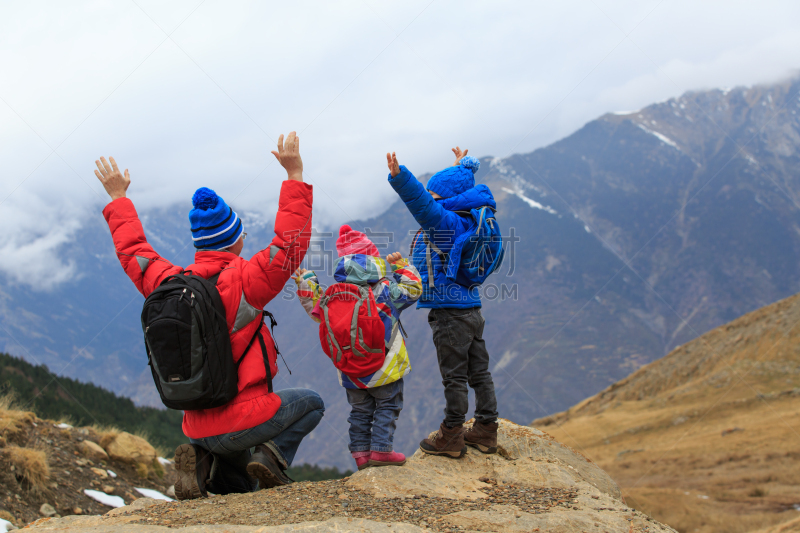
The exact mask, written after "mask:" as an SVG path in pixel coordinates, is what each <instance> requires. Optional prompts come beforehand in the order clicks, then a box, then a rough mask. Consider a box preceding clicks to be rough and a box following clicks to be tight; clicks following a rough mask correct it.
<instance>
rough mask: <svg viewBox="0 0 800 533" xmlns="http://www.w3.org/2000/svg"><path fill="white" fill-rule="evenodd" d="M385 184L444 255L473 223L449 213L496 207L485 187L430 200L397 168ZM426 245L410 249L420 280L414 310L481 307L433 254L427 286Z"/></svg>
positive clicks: (475, 292)
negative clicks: (431, 285) (392, 190)
mask: <svg viewBox="0 0 800 533" xmlns="http://www.w3.org/2000/svg"><path fill="white" fill-rule="evenodd" d="M389 183H390V184H391V186H392V188H393V189H394V190H395V191H396V192H397V194H398V195H400V198H401V199H402V200H403V202H405V204H406V207H408V210H409V211H410V212H411V214H412V215H413V216H414V218H415V219H416V221H417V223H419V225H420V227H421V228H422V229H423V230H425V231H426V232H427V234H428V238H429V239H430V240H431V241H432V242H433V243H435V244H436V246H438V247H439V249H440V250H441V251H442V252H444V253H445V254H447V253H449V252H450V249H451V248H452V247H453V242H454V241H455V240H456V238H457V237H458V236H459V235H461V234H462V233H464V232H466V231H468V230H469V228H470V227H471V226H472V225H473V224H474V221H473V220H472V219H471V218H470V217H462V216H461V215H457V214H456V213H453V211H462V210H464V211H466V210H469V209H472V208H475V207H482V206H485V205H488V206H490V207H492V208H496V207H497V204H496V203H495V201H494V196H492V191H490V190H489V187H487V186H486V185H477V186H475V187H473V188H472V189H469V190H467V191H465V192H463V193H461V194H459V195H458V196H453V197H452V198H444V199H440V200H434V199H433V196H431V194H430V193H429V192H428V191H427V190H426V189H425V187H424V186H423V185H422V184H421V183H420V182H419V180H417V178H415V177H414V175H413V174H412V173H411V172H409V170H408V169H407V168H406V167H405V166H403V165H401V166H400V174H398V175H397V176H395V177H392V175H391V174H390V175H389ZM426 257H427V256H426V245H425V242H424V240H423V239H422V238H418V239H417V242H416V245H415V247H414V250H413V253H412V257H411V263H412V264H413V265H414V266H415V267H416V268H417V270H418V271H419V273H420V276H421V277H422V297H421V298H420V299H419V300H418V302H417V307H418V308H420V307H421V308H432V309H437V308H443V307H444V308H454V307H455V308H461V309H469V308H473V307H480V306H481V297H480V293H479V291H478V288H477V287H474V288H472V289H469V288H467V287H464V286H463V285H460V284H458V283H456V282H454V281H450V280H448V279H447V277H446V276H445V273H444V265H443V264H442V261H441V259H440V258H439V256H438V255H437V254H435V253H433V254H431V263H432V267H433V276H434V277H433V281H434V285H435V287H434V288H433V289H432V288H430V287H429V284H428V277H429V276H430V275H431V273H430V272H428V264H427V261H426Z"/></svg>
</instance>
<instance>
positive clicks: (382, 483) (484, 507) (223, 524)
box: [32, 420, 674, 533]
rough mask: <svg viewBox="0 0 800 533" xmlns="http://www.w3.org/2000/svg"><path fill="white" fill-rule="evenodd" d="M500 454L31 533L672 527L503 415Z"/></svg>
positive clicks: (61, 522) (143, 504)
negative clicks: (630, 503) (636, 508)
mask: <svg viewBox="0 0 800 533" xmlns="http://www.w3.org/2000/svg"><path fill="white" fill-rule="evenodd" d="M498 448H499V450H500V453H499V454H498V455H483V454H481V453H480V452H478V451H476V450H474V449H471V448H470V450H469V453H468V454H467V455H466V456H465V457H464V458H463V459H460V460H454V459H449V458H445V457H433V456H428V455H424V454H422V453H421V452H418V453H416V454H414V455H413V456H412V457H411V458H409V461H408V463H407V464H406V465H405V466H403V467H384V468H368V469H365V470H362V471H360V472H357V473H355V474H353V475H352V476H350V478H349V479H347V480H334V481H325V482H317V483H311V482H304V483H295V484H293V485H289V486H286V487H279V488H276V489H270V490H264V491H259V492H256V493H251V494H233V495H227V496H216V497H213V498H209V499H204V500H191V501H184V502H163V501H156V500H151V499H149V498H142V499H139V500H136V501H135V502H133V503H132V504H131V505H128V506H126V507H121V508H119V509H114V510H113V511H110V512H108V513H107V514H106V515H104V516H102V517H97V516H86V517H78V516H71V517H66V518H61V519H49V520H45V519H42V520H39V521H38V522H36V523H35V524H33V525H32V529H34V530H43V531H63V532H70V533H72V532H78V531H87V532H94V533H106V532H111V531H120V532H130V533H145V532H151V531H152V532H162V531H163V532H166V531H167V530H168V529H169V530H171V531H174V530H175V529H176V528H177V529H178V531H181V532H185V533H201V532H222V531H225V532H229V533H250V532H263V533H283V532H290V531H308V532H318V533H324V532H329V531H331V532H332V531H339V532H364V533H373V532H374V533H383V532H385V533H389V532H390V531H392V532H400V533H416V532H428V531H472V532H475V531H492V532H501V533H504V532H509V533H521V532H529V531H548V532H555V533H578V532H583V531H592V532H595V531H596V532H609V533H610V532H613V533H617V532H619V533H631V532H637V533H644V532H647V533H674V530H673V529H671V528H668V527H666V526H663V525H662V524H659V523H658V522H655V521H653V520H652V519H651V518H649V517H647V516H646V515H643V514H642V513H640V512H637V511H634V510H633V509H630V508H628V507H627V506H626V505H625V503H624V502H623V501H622V497H621V495H620V492H619V488H618V487H617V485H616V483H614V481H613V480H612V479H611V478H610V477H609V476H608V475H607V474H606V473H605V472H603V471H602V470H601V469H600V468H598V467H597V465H595V464H594V463H592V462H590V461H588V460H587V459H586V458H584V457H583V456H581V455H580V454H578V453H576V452H574V451H572V450H570V449H569V448H568V447H566V446H563V445H562V444H560V443H558V442H557V441H555V440H554V439H553V438H552V437H551V436H549V435H548V434H546V433H544V432H542V431H539V430H537V429H534V428H528V427H523V426H518V425H516V424H513V423H511V422H509V421H507V420H502V421H501V422H500V434H499V438H498Z"/></svg>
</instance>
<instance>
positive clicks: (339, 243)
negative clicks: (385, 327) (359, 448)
mask: <svg viewBox="0 0 800 533" xmlns="http://www.w3.org/2000/svg"><path fill="white" fill-rule="evenodd" d="M336 252H337V253H338V254H339V257H342V256H344V255H352V254H365V255H372V256H375V257H380V256H381V254H380V252H379V251H378V248H376V247H375V245H374V244H372V241H371V240H369V239H368V238H367V236H366V235H364V234H363V233H361V232H360V231H356V230H354V229H353V228H351V227H350V226H348V225H347V224H345V225H344V226H342V227H341V228H339V238H338V239H336Z"/></svg>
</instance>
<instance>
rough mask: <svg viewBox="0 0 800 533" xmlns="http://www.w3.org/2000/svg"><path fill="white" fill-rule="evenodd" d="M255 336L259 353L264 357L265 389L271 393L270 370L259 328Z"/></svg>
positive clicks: (265, 347) (265, 346)
mask: <svg viewBox="0 0 800 533" xmlns="http://www.w3.org/2000/svg"><path fill="white" fill-rule="evenodd" d="M262 324H263V322H262ZM256 336H257V337H258V343H259V344H260V345H261V353H262V354H263V355H264V369H265V370H266V371H267V387H269V392H270V393H272V369H271V368H270V367H269V357H267V353H268V352H267V345H266V344H265V343H264V336H263V335H262V334H261V326H259V327H258V331H256Z"/></svg>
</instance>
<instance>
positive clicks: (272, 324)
mask: <svg viewBox="0 0 800 533" xmlns="http://www.w3.org/2000/svg"><path fill="white" fill-rule="evenodd" d="M261 312H262V313H263V315H264V316H265V317H269V331H270V334H271V335H272V344H274V345H275V353H277V354H278V355H280V356H281V360H282V361H283V366H285V367H286V370H288V371H289V375H290V376H291V375H292V369H290V368H289V365H287V364H286V358H285V357H283V354H282V353H281V349H280V348H278V339H276V338H275V326H277V325H278V321H277V320H275V315H273V314H272V313H270V312H269V311H267V310H266V309H264V310H262V311H261Z"/></svg>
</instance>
